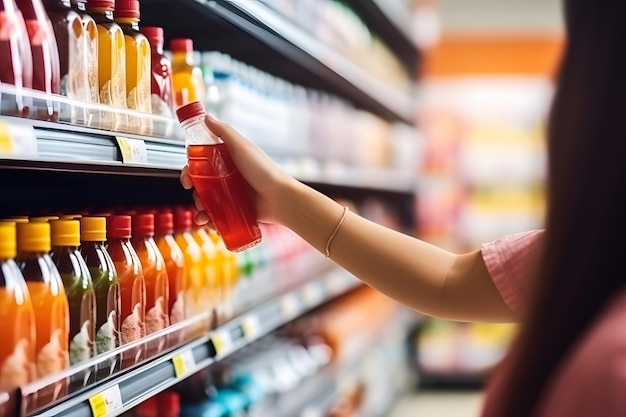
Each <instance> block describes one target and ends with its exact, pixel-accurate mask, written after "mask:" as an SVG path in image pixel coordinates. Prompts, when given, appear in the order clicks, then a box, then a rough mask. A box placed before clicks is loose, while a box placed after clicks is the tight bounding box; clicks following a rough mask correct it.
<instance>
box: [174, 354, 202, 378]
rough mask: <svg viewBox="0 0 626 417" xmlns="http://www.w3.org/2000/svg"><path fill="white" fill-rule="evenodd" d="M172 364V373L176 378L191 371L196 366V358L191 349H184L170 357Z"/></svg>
mask: <svg viewBox="0 0 626 417" xmlns="http://www.w3.org/2000/svg"><path fill="white" fill-rule="evenodd" d="M172 363H173V364H174V374H175V375H176V377H177V378H181V377H183V376H185V375H188V374H189V373H191V372H192V371H193V370H194V369H195V367H196V360H195V359H194V357H193V352H192V351H191V350H185V351H184V352H183V353H181V354H179V355H176V356H174V357H173V358H172Z"/></svg>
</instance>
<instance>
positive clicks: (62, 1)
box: [43, 0, 72, 10]
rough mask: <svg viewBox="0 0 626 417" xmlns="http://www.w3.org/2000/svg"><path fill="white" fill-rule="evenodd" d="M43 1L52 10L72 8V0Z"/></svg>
mask: <svg viewBox="0 0 626 417" xmlns="http://www.w3.org/2000/svg"><path fill="white" fill-rule="evenodd" d="M43 3H44V5H45V6H46V8H47V9H52V10H66V9H71V8H72V4H71V3H70V0H44V1H43Z"/></svg>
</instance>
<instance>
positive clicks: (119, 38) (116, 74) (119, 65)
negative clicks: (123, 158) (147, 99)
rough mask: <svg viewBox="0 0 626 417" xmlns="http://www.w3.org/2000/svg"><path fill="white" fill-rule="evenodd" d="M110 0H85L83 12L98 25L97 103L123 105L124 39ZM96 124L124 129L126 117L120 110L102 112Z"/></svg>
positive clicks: (108, 127) (124, 100)
mask: <svg viewBox="0 0 626 417" xmlns="http://www.w3.org/2000/svg"><path fill="white" fill-rule="evenodd" d="M114 10H115V1H114V0H87V12H88V13H89V14H90V15H91V17H93V19H94V20H95V21H96V24H97V27H98V85H99V90H100V103H102V104H107V105H110V106H113V107H117V108H120V109H126V108H127V104H126V43H125V41H124V32H122V28H121V27H120V26H119V25H118V24H117V23H115V21H114V20H113V11H114ZM100 125H101V126H100V127H102V128H104V129H113V130H124V129H126V128H127V127H128V118H127V116H126V115H125V114H122V113H121V112H115V113H113V112H105V114H103V115H101V120H100Z"/></svg>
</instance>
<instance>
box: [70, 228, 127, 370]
mask: <svg viewBox="0 0 626 417" xmlns="http://www.w3.org/2000/svg"><path fill="white" fill-rule="evenodd" d="M80 239H81V245H80V251H81V254H82V255H83V258H84V259H85V263H86V264H87V267H88V268H89V272H90V274H91V279H92V281H93V287H94V291H95V294H96V354H98V355H99V354H102V353H106V352H109V351H111V350H113V349H115V348H117V347H119V346H121V344H122V340H121V333H120V329H121V325H120V317H121V311H122V305H121V291H120V284H119V281H118V279H117V271H116V269H115V265H114V263H113V260H112V259H111V255H109V252H108V251H107V249H106V247H105V242H106V217H89V216H83V217H81V219H80ZM116 368H117V362H116V361H115V360H114V359H113V360H111V361H108V362H107V363H103V364H102V365H101V366H99V369H98V375H99V376H100V375H101V376H103V377H105V376H108V375H110V374H111V373H113V372H114V371H115V370H116Z"/></svg>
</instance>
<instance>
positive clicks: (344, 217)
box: [326, 207, 348, 258]
mask: <svg viewBox="0 0 626 417" xmlns="http://www.w3.org/2000/svg"><path fill="white" fill-rule="evenodd" d="M347 216H348V207H344V208H343V213H342V214H341V218H340V219H339V223H337V226H335V230H333V232H332V233H331V234H330V237H329V238H328V241H327V242H326V257H327V258H330V244H331V243H332V242H333V239H334V238H335V235H337V232H339V229H340V228H341V225H342V224H343V221H344V220H345V219H346V217H347Z"/></svg>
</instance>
